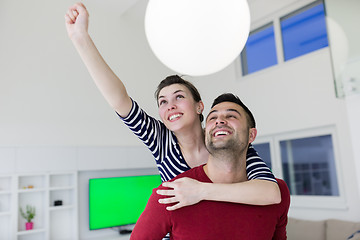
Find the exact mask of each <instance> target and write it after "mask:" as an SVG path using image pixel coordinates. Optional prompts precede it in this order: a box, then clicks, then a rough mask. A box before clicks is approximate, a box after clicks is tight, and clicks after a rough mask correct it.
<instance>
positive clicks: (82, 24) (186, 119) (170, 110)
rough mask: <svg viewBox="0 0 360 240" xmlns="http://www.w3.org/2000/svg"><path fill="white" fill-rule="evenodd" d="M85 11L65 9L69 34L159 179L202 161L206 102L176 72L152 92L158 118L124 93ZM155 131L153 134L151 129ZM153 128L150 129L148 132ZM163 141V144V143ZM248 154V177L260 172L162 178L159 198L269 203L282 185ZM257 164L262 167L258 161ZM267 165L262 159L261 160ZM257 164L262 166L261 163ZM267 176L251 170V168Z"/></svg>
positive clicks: (181, 203) (277, 196)
mask: <svg viewBox="0 0 360 240" xmlns="http://www.w3.org/2000/svg"><path fill="white" fill-rule="evenodd" d="M88 17H89V14H88V12H87V10H86V8H85V6H84V5H83V4H82V3H77V4H75V5H73V6H71V7H70V8H69V9H68V12H67V13H66V15H65V23H66V28H67V32H68V35H69V38H70V39H71V40H72V42H73V44H74V46H75V48H76V49H77V51H78V52H79V54H80V56H81V58H82V60H83V62H84V63H85V65H86V67H87V69H88V71H89V73H90V75H91V76H92V78H93V80H94V82H95V84H96V85H97V87H98V88H99V90H100V92H101V93H102V95H103V96H104V97H105V99H106V100H107V102H108V103H109V104H110V105H111V107H112V108H113V109H114V110H115V111H116V113H117V114H118V115H119V116H120V117H121V118H122V119H123V121H124V122H125V124H127V125H128V126H129V128H130V129H131V130H132V131H133V132H134V133H135V134H137V136H138V137H139V138H140V139H141V140H143V142H144V143H145V144H146V145H147V146H148V147H149V149H150V150H151V152H152V153H153V156H154V158H155V161H156V163H157V165H158V169H159V172H160V175H161V177H162V180H163V181H167V180H169V179H171V178H173V177H174V176H176V175H177V174H179V173H181V172H184V171H186V170H188V169H190V168H192V167H195V166H199V165H201V164H203V163H205V162H206V160H207V158H208V155H209V153H208V152H207V150H206V148H205V143H204V133H203V129H202V126H201V116H202V111H203V109H204V105H203V103H202V101H201V98H200V95H199V94H198V91H197V90H196V88H195V87H194V86H192V84H190V83H189V82H187V81H184V80H183V79H181V78H180V77H178V76H171V77H169V78H167V79H165V80H164V81H163V82H161V83H160V85H159V87H158V90H157V92H156V95H157V101H158V106H159V115H160V118H161V120H162V122H160V121H158V120H156V119H154V118H152V117H150V116H148V115H147V114H146V113H145V112H144V111H142V110H141V109H140V108H139V106H138V105H137V103H136V102H135V101H133V100H132V99H131V98H130V97H129V96H128V94H127V91H126V88H125V86H124V84H123V82H122V81H121V80H120V79H119V78H118V77H117V76H116V75H115V74H114V73H113V71H112V70H111V69H110V67H109V66H108V65H107V64H106V62H105V61H104V59H103V58H102V56H101V55H100V53H99V51H98V50H97V48H96V46H95V45H94V43H93V41H92V39H91V37H90V36H89V34H88ZM154 132H156V134H155V133H154ZM152 133H154V134H152ZM164 146H165V147H164ZM249 151H250V153H249V154H248V156H249V155H250V159H249V158H248V162H247V165H248V166H249V164H248V163H249V161H254V162H255V163H259V161H260V164H255V167H256V169H250V168H249V167H247V172H248V178H249V180H250V179H253V178H258V179H254V180H251V181H247V182H244V183H238V184H225V185H218V184H205V183H200V182H197V181H195V180H193V179H186V178H183V179H179V180H178V181H175V182H172V183H163V185H164V186H167V187H170V188H171V190H167V191H163V192H159V194H162V195H165V196H172V197H170V198H165V199H162V200H161V203H164V204H169V203H176V204H175V205H173V206H170V207H168V208H167V209H168V210H175V209H177V208H180V207H183V206H187V205H191V204H195V203H197V202H199V201H201V200H215V201H228V202H236V203H245V204H254V205H267V204H274V203H279V202H280V200H281V199H280V191H279V188H278V186H277V183H276V181H275V178H274V176H273V175H272V174H271V172H270V170H269V169H268V168H267V167H266V169H263V168H264V165H265V164H264V163H263V161H262V160H261V159H260V158H259V157H258V156H257V154H256V151H255V150H254V149H253V148H252V147H251V148H250V149H249ZM259 166H260V167H259ZM265 166H266V165H265ZM259 168H260V169H259ZM252 170H253V171H254V172H256V173H259V175H262V174H261V172H262V171H265V172H266V174H265V175H266V176H270V179H268V178H267V177H262V179H264V180H260V179H261V176H260V178H259V177H258V176H255V177H254V176H251V174H249V173H250V171H252Z"/></svg>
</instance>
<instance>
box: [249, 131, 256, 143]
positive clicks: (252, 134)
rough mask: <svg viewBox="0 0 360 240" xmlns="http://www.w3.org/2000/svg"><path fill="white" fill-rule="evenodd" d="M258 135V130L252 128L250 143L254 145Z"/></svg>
mask: <svg viewBox="0 0 360 240" xmlns="http://www.w3.org/2000/svg"><path fill="white" fill-rule="evenodd" d="M256 135H257V129H256V128H250V130H249V143H252V142H253V141H254V140H255V138H256Z"/></svg>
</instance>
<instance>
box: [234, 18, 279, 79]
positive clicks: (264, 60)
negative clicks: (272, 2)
mask: <svg viewBox="0 0 360 240" xmlns="http://www.w3.org/2000/svg"><path fill="white" fill-rule="evenodd" d="M241 60H242V71H243V75H247V74H249V73H253V72H256V71H259V70H261V69H264V68H267V67H270V66H273V65H275V64H277V57H276V47H275V37H274V26H273V25H272V24H269V25H266V26H264V27H262V28H261V29H258V30H256V31H254V32H252V33H250V35H249V38H248V40H247V42H246V45H245V47H244V50H243V51H242V53H241Z"/></svg>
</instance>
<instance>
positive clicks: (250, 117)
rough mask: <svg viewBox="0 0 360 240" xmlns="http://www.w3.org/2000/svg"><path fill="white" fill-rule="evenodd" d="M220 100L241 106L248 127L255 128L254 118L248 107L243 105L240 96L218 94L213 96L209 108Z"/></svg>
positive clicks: (220, 101)
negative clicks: (213, 98) (215, 96)
mask: <svg viewBox="0 0 360 240" xmlns="http://www.w3.org/2000/svg"><path fill="white" fill-rule="evenodd" d="M222 102H233V103H236V104H238V105H239V106H240V107H242V108H243V109H244V110H245V112H246V115H247V116H246V119H247V121H248V124H249V126H250V128H255V127H256V123H255V118H254V116H253V114H252V113H251V111H250V110H249V109H248V107H247V106H245V104H244V103H243V102H242V101H241V100H240V98H239V97H238V96H236V95H234V94H232V93H223V94H221V95H220V96H218V97H217V98H215V100H214V101H213V103H212V105H211V108H213V107H214V106H215V105H217V104H219V103H222Z"/></svg>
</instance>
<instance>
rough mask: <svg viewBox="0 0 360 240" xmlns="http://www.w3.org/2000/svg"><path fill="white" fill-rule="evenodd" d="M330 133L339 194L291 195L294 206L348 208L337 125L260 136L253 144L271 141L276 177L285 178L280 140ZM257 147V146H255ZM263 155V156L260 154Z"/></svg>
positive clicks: (272, 160)
mask: <svg viewBox="0 0 360 240" xmlns="http://www.w3.org/2000/svg"><path fill="white" fill-rule="evenodd" d="M323 135H330V136H331V139H332V144H333V151H334V161H335V162H334V165H335V171H336V176H337V184H338V190H339V195H338V196H314V195H291V207H292V208H299V209H303V208H310V209H311V208H316V209H347V203H346V197H345V188H344V183H343V179H344V178H343V172H342V168H341V164H340V157H339V156H340V155H339V144H338V142H337V139H338V137H337V132H336V128H335V126H325V127H319V128H316V129H315V128H314V129H306V130H299V131H292V132H284V133H279V134H272V135H268V136H258V137H257V138H256V139H255V141H254V142H253V144H254V145H255V144H260V143H269V144H270V156H271V158H272V159H271V164H272V170H273V173H274V175H275V177H278V178H281V179H283V169H282V160H281V148H280V142H281V141H285V140H294V139H299V138H311V137H317V136H323ZM255 149H256V146H255ZM260 157H261V156H260Z"/></svg>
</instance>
